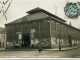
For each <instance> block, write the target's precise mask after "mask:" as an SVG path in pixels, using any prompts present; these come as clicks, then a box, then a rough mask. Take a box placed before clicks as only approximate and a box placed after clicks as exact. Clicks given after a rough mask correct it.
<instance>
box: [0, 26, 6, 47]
mask: <svg viewBox="0 0 80 60" xmlns="http://www.w3.org/2000/svg"><path fill="white" fill-rule="evenodd" d="M0 48H6V29H5V28H2V27H0Z"/></svg>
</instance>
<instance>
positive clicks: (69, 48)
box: [45, 46, 80, 50]
mask: <svg viewBox="0 0 80 60" xmlns="http://www.w3.org/2000/svg"><path fill="white" fill-rule="evenodd" d="M76 48H80V46H72V47H63V48H61V50H71V49H76ZM45 50H59V48H54V49H45Z"/></svg>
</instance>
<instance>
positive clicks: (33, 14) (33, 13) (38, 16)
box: [5, 7, 66, 25]
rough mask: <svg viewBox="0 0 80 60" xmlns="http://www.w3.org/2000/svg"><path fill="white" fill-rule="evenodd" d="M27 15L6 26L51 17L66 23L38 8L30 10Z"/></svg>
mask: <svg viewBox="0 0 80 60" xmlns="http://www.w3.org/2000/svg"><path fill="white" fill-rule="evenodd" d="M36 12H37V13H36ZM27 13H28V14H29V15H27V16H23V17H21V18H19V19H17V20H15V21H12V22H10V23H8V24H14V23H21V22H25V21H32V20H37V19H43V18H47V17H50V16H51V17H53V18H57V19H58V20H59V21H62V22H66V21H65V20H63V19H61V18H59V17H57V16H55V15H53V14H51V13H49V12H47V11H46V10H43V9H41V8H39V7H37V8H35V9H32V10H30V11H28V12H27ZM5 25H6V24H5Z"/></svg>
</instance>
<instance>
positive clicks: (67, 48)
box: [0, 46, 80, 51]
mask: <svg viewBox="0 0 80 60" xmlns="http://www.w3.org/2000/svg"><path fill="white" fill-rule="evenodd" d="M76 48H80V46H72V47H63V48H61V50H62V51H65V50H71V49H76ZM42 50H43V51H51V50H54V51H59V48H58V47H57V48H53V49H42ZM0 51H38V49H28V48H23V49H22V48H18V49H5V48H1V49H0Z"/></svg>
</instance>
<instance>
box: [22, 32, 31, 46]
mask: <svg viewBox="0 0 80 60" xmlns="http://www.w3.org/2000/svg"><path fill="white" fill-rule="evenodd" d="M30 44H31V41H30V34H29V33H28V34H23V39H22V47H30Z"/></svg>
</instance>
